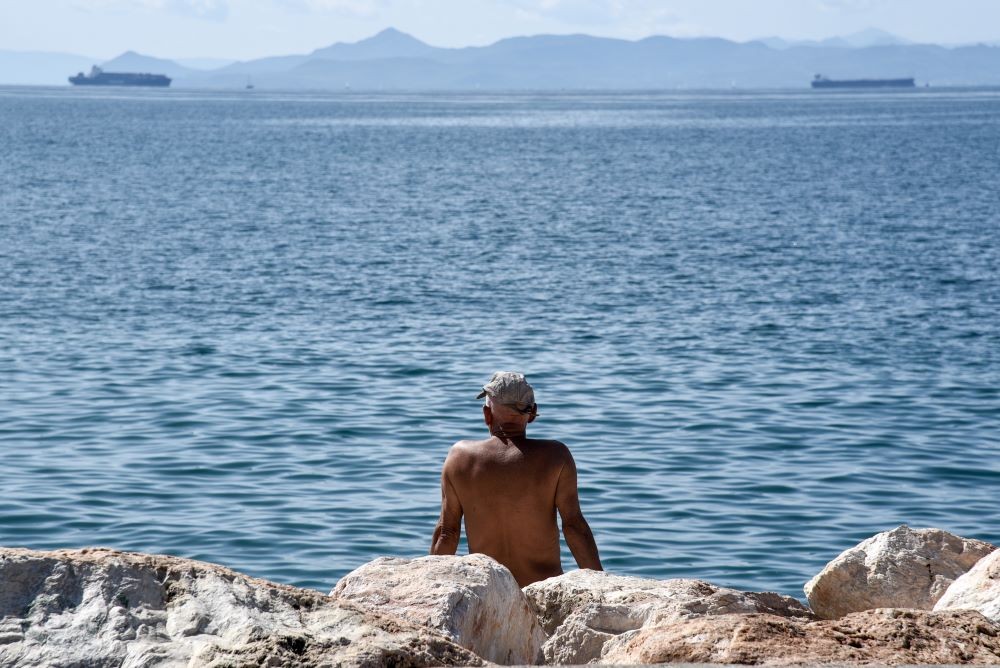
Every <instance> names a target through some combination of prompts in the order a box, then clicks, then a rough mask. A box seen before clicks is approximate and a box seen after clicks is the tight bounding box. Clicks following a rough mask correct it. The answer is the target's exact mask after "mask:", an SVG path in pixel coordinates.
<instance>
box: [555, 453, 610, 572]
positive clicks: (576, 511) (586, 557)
mask: <svg viewBox="0 0 1000 668" xmlns="http://www.w3.org/2000/svg"><path fill="white" fill-rule="evenodd" d="M556 508H557V509H558V510H559V516H560V517H561V518H562V530H563V536H565V537H566V544H567V545H568V546H569V550H570V552H572V553H573V558H574V559H576V565H577V566H579V567H580V568H589V569H591V570H595V571H603V570H604V567H603V566H601V556H600V554H598V552H597V541H595V540H594V533H593V532H592V531H591V530H590V525H589V524H587V520H586V519H585V518H584V517H583V511H582V510H581V509H580V495H579V492H578V491H577V483H576V462H574V461H573V455H571V454H570V453H569V450H567V451H566V461H565V463H564V464H563V467H562V471H561V472H560V473H559V483H558V486H557V487H556Z"/></svg>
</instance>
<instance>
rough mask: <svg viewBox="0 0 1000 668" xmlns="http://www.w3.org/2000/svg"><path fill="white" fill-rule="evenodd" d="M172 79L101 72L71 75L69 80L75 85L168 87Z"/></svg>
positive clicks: (158, 76) (160, 76)
mask: <svg viewBox="0 0 1000 668" xmlns="http://www.w3.org/2000/svg"><path fill="white" fill-rule="evenodd" d="M170 81H171V79H170V78H169V77H165V76H162V75H149V76H145V75H134V74H133V75H118V76H116V75H114V74H107V73H104V74H100V75H98V76H91V77H88V76H76V77H70V78H69V82H70V83H71V84H73V85H74V86H130V87H131V86H140V87H145V88H166V87H168V86H169V85H170Z"/></svg>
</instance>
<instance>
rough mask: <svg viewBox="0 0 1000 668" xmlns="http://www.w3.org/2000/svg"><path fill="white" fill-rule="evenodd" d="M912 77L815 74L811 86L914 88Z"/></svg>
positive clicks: (914, 82) (914, 83)
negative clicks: (846, 76) (891, 77)
mask: <svg viewBox="0 0 1000 668" xmlns="http://www.w3.org/2000/svg"><path fill="white" fill-rule="evenodd" d="M916 85H917V84H916V81H914V80H913V79H841V80H837V79H828V78H826V77H825V76H823V75H822V74H817V75H816V78H815V79H813V81H812V87H813V88H915V87H916Z"/></svg>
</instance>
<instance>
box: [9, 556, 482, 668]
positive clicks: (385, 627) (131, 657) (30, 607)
mask: <svg viewBox="0 0 1000 668" xmlns="http://www.w3.org/2000/svg"><path fill="white" fill-rule="evenodd" d="M387 663H397V664H406V665H466V664H472V665H481V664H482V661H481V659H479V658H478V657H476V656H475V655H474V654H472V653H471V652H469V651H468V650H466V649H464V648H462V647H459V646H457V645H455V644H454V643H452V642H451V641H449V640H448V639H446V638H444V637H443V636H441V635H440V634H436V633H434V632H432V631H430V630H428V629H425V628H422V627H420V626H417V625H414V624H410V623H408V622H406V621H404V620H401V619H399V618H396V617H390V616H386V615H378V614H374V613H371V612H367V611H364V610H361V609H359V608H358V607H357V606H353V605H351V604H349V603H347V602H344V601H337V600H334V599H332V598H330V597H327V596H324V595H322V594H320V593H319V592H315V591H310V590H305V589H297V588H294V587H287V586H284V585H278V584H274V583H271V582H267V581H265V580H258V579H255V578H250V577H248V576H245V575H241V574H240V573H236V572H235V571H231V570H229V569H226V568H222V567H220V566H215V565H213V564H206V563H202V562H197V561H191V560H187V559H178V558H175V557H165V556H158V555H145V554H138V553H126V552H116V551H113V550H106V549H90V550H61V551H54V552H36V551H30V550H22V549H6V548H0V666H4V668H10V667H20V666H70V665H72V666H125V667H138V666H187V665H192V666H261V665H362V666H380V665H385V664H387Z"/></svg>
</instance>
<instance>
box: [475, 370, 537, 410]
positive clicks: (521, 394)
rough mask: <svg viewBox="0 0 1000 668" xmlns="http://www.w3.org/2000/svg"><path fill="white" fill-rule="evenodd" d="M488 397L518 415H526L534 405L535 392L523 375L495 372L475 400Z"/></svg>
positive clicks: (514, 372) (511, 372)
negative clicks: (511, 409)
mask: <svg viewBox="0 0 1000 668" xmlns="http://www.w3.org/2000/svg"><path fill="white" fill-rule="evenodd" d="M485 396H489V397H490V399H492V400H493V401H496V402H497V403H500V404H503V405H504V406H509V407H510V408H513V409H514V410H516V411H518V412H519V413H528V412H530V411H531V409H532V408H533V407H534V405H535V391H534V390H533V389H532V388H531V385H529V384H528V380H527V379H526V378H525V377H524V374H523V373H517V372H516V371H497V372H496V373H494V374H493V377H492V378H490V382H488V383H486V384H485V385H483V391H482V392H480V393H479V396H478V397H476V398H477V399H482V398H483V397H485Z"/></svg>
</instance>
